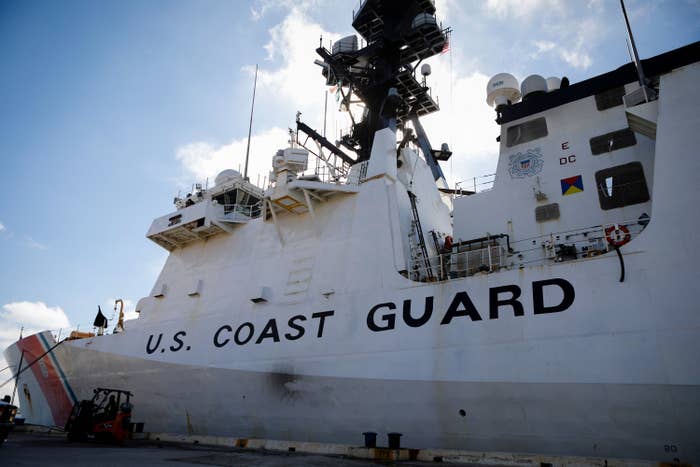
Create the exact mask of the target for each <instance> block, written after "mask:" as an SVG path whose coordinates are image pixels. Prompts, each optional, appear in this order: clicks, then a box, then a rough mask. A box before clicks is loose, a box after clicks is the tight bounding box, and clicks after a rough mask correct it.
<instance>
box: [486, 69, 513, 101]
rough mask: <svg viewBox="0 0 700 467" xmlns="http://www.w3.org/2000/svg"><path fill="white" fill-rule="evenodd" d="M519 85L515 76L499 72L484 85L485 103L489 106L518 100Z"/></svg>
mask: <svg viewBox="0 0 700 467" xmlns="http://www.w3.org/2000/svg"><path fill="white" fill-rule="evenodd" d="M519 88H520V86H519V84H518V80H517V78H516V77H515V76H513V75H511V74H510V73H499V74H497V75H495V76H494V77H493V78H491V79H490V80H489V82H488V84H487V85H486V103H487V104H488V105H490V106H491V107H494V106H495V107H499V106H501V105H508V103H511V104H514V103H516V102H518V101H519V100H520V89H519Z"/></svg>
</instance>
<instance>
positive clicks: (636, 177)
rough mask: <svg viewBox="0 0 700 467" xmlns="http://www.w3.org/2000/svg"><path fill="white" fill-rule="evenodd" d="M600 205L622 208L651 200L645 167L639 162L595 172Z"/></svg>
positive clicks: (605, 208)
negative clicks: (645, 176)
mask: <svg viewBox="0 0 700 467" xmlns="http://www.w3.org/2000/svg"><path fill="white" fill-rule="evenodd" d="M595 181H596V186H597V187H598V199H599V201H600V207H601V208H602V209H604V210H608V209H615V208H621V207H623V206H629V205H631V204H639V203H644V202H647V201H649V190H648V189H647V182H646V179H645V178H644V169H643V168H642V164H641V163H639V162H630V163H629V164H624V165H618V166H617V167H610V168H608V169H603V170H600V171H598V172H596V173H595Z"/></svg>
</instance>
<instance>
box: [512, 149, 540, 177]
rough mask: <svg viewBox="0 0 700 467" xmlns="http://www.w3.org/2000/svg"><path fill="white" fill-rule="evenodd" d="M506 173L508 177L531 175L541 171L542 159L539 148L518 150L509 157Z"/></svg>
mask: <svg viewBox="0 0 700 467" xmlns="http://www.w3.org/2000/svg"><path fill="white" fill-rule="evenodd" d="M509 159H510V163H509V166H508V173H509V174H510V178H525V177H532V176H533V175H537V174H538V173H540V172H542V166H543V165H544V161H543V160H542V150H541V149H540V148H535V149H528V150H527V151H525V152H524V153H522V152H519V153H516V154H513V155H512V156H510V157H509Z"/></svg>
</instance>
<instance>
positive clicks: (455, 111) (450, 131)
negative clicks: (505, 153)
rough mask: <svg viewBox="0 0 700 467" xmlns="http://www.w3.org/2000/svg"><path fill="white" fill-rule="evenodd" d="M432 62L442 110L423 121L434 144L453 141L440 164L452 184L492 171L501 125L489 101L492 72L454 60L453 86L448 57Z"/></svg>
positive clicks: (433, 84) (435, 92)
mask: <svg viewBox="0 0 700 467" xmlns="http://www.w3.org/2000/svg"><path fill="white" fill-rule="evenodd" d="M455 65H456V66H455ZM431 66H432V68H433V74H432V75H431V76H430V78H431V79H430V80H429V81H428V84H429V85H430V86H432V87H433V95H434V96H435V95H438V96H439V97H440V104H441V110H440V112H438V113H435V114H432V115H429V116H427V117H425V118H423V119H422V121H423V126H424V127H425V129H426V132H427V133H428V136H429V138H430V143H431V144H432V146H433V147H440V144H442V143H443V142H446V143H448V144H449V145H450V149H451V150H452V152H453V156H452V158H451V159H450V161H449V162H447V163H442V164H441V165H442V168H443V172H444V173H445V175H446V177H447V179H448V182H449V184H450V186H452V185H454V183H456V182H459V181H463V180H464V179H465V178H471V177H478V176H482V175H486V174H488V173H493V172H494V171H495V169H496V163H497V160H498V147H499V146H498V143H497V142H496V137H497V136H498V135H499V134H500V128H499V126H498V125H497V124H496V122H495V118H496V113H495V112H494V110H493V109H492V108H491V107H489V106H488V105H487V104H486V84H487V83H488V80H489V76H487V75H486V74H484V73H481V72H480V71H478V70H475V69H471V70H470V69H469V67H467V66H465V65H463V64H460V63H453V72H452V75H453V77H454V78H453V82H452V86H451V89H450V73H449V70H448V67H449V64H448V63H447V60H444V59H441V58H439V57H438V58H437V59H434V60H433V62H431ZM450 94H452V95H451V96H450Z"/></svg>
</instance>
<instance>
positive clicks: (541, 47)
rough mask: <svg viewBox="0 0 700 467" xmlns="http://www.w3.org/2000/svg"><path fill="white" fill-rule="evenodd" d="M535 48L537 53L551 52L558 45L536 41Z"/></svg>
mask: <svg viewBox="0 0 700 467" xmlns="http://www.w3.org/2000/svg"><path fill="white" fill-rule="evenodd" d="M534 44H535V47H537V53H540V54H541V53H543V52H549V51H550V50H552V49H554V48H555V47H556V46H557V44H555V43H554V42H551V41H535V42H534Z"/></svg>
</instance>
